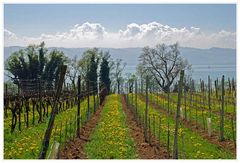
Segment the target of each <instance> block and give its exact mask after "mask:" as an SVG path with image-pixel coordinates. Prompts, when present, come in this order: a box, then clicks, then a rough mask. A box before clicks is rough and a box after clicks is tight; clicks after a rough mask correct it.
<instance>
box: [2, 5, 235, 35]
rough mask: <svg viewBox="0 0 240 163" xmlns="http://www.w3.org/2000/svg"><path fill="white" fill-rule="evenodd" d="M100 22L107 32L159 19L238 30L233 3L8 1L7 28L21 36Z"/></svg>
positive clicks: (172, 24) (174, 23) (209, 30)
mask: <svg viewBox="0 0 240 163" xmlns="http://www.w3.org/2000/svg"><path fill="white" fill-rule="evenodd" d="M85 22H89V23H99V24H101V26H103V27H104V29H105V30H106V31H107V32H118V31H119V30H124V29H125V28H126V26H127V25H129V24H131V23H136V24H138V25H141V24H148V23H151V22H158V23H160V24H163V25H168V26H170V27H173V28H177V29H181V28H183V27H186V28H191V27H197V28H200V29H201V32H204V33H205V34H206V35H208V34H211V33H218V32H220V31H221V30H224V31H228V32H233V33H234V32H236V6H235V5H234V4H221V5H216V4H212V5H211V4H207V5H199V4H198V5H196V4H194V5H185V4H180V5H179V4H175V5H167V4H165V5H164V4H155V5H145V4H142V5H135V4H133V5H130V4H127V5H106V4H100V5H96V4H95V5H84V4H71V5H66V4H63V5H56V4H53V5H50V4H47V5H44V4H34V5H26V4H20V5H19V4H17V5H13V4H5V5H4V29H7V30H8V31H11V32H13V33H14V34H16V35H17V36H18V37H39V36H40V35H41V34H43V33H45V34H55V33H57V32H59V33H62V32H67V31H69V30H70V29H72V28H74V25H76V24H80V25H81V24H83V23H85Z"/></svg>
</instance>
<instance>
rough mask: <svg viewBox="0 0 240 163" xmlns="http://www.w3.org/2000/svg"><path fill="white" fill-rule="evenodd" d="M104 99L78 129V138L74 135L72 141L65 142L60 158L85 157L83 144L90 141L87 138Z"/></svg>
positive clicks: (97, 117)
mask: <svg viewBox="0 0 240 163" xmlns="http://www.w3.org/2000/svg"><path fill="white" fill-rule="evenodd" d="M104 104H105V100H104V102H103V104H102V105H101V106H100V108H98V109H97V111H96V113H95V114H94V115H93V116H92V117H91V119H90V121H88V122H87V123H86V124H85V126H83V127H82V129H81V131H80V138H78V137H76V138H75V139H74V140H73V141H70V142H68V143H67V145H66V146H65V147H64V148H63V149H62V150H61V151H60V154H59V158H60V159H87V155H86V153H85V152H84V145H85V144H86V143H87V142H89V141H91V140H90V139H89V137H90V135H91V133H92V132H93V130H94V129H95V127H96V125H97V122H98V120H99V118H100V115H101V112H102V110H103V107H104Z"/></svg>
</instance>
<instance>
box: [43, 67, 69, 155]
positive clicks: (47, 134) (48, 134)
mask: <svg viewBox="0 0 240 163" xmlns="http://www.w3.org/2000/svg"><path fill="white" fill-rule="evenodd" d="M66 69H67V66H66V65H62V66H61V67H60V80H59V81H58V85H57V92H56V94H55V100H54V105H53V110H52V112H51V115H50V119H49V122H48V127H47V130H46V132H45V135H44V139H43V141H42V149H41V151H40V155H39V159H44V158H45V157H46V154H47V150H48V146H49V141H50V137H51V133H52V129H53V125H54V120H55V116H56V111H57V101H58V99H59V96H60V94H61V91H62V85H63V81H64V76H65V73H66Z"/></svg>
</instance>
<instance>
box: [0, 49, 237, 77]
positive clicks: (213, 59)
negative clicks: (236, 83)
mask: <svg viewBox="0 0 240 163" xmlns="http://www.w3.org/2000/svg"><path fill="white" fill-rule="evenodd" d="M22 48H24V47H19V46H11V47H4V60H6V59H7V58H8V57H9V56H10V55H11V54H12V53H13V52H15V51H18V50H19V49H22ZM55 48H56V47H50V48H48V50H49V51H51V50H52V49H55ZM56 49H58V50H61V51H63V52H64V53H65V55H66V56H68V57H70V58H72V57H74V56H75V55H76V56H77V57H78V58H80V57H81V55H82V54H83V52H84V51H86V50H87V49H88V48H63V47H57V48H56ZM101 49H102V50H103V51H109V53H110V54H111V56H112V58H113V59H117V58H120V59H123V61H124V62H126V63H127V67H126V72H134V71H135V67H136V65H137V64H138V60H139V55H140V54H141V52H142V48H140V47H139V48H101ZM179 49H180V53H181V55H182V56H183V57H184V58H185V59H187V60H188V62H189V63H190V64H192V65H193V70H194V71H195V72H197V71H206V68H207V71H208V72H209V70H210V69H209V68H211V70H213V69H212V68H214V67H215V68H216V67H218V69H215V70H214V71H218V72H219V74H220V73H222V71H226V72H228V73H229V72H230V71H231V73H232V74H233V75H230V76H235V75H234V74H235V73H236V72H235V71H236V70H235V68H236V49H227V48H210V49H197V48H187V47H180V48H179ZM229 66H230V69H229ZM219 68H225V69H219ZM226 68H227V69H226ZM208 69H209V70H208Z"/></svg>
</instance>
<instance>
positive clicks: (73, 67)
mask: <svg viewBox="0 0 240 163" xmlns="http://www.w3.org/2000/svg"><path fill="white" fill-rule="evenodd" d="M78 73H79V65H78V61H77V56H76V55H75V56H74V58H72V59H71V60H70V61H69V66H68V69H67V74H66V76H68V77H69V80H70V81H71V83H72V86H73V89H74V90H75V88H76V84H75V81H76V79H77V76H78Z"/></svg>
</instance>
